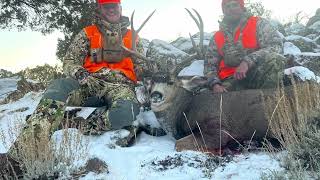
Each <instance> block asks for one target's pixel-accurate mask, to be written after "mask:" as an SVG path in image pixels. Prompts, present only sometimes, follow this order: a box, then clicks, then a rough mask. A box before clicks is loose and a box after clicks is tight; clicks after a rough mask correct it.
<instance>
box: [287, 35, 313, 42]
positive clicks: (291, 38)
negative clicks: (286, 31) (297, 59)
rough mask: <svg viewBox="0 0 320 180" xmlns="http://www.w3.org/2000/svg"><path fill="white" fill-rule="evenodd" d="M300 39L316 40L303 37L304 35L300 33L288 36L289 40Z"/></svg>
mask: <svg viewBox="0 0 320 180" xmlns="http://www.w3.org/2000/svg"><path fill="white" fill-rule="evenodd" d="M299 39H303V40H304V41H306V42H314V41H313V40H312V39H309V38H306V37H303V36H299V35H290V36H287V37H286V40H287V41H294V40H299Z"/></svg>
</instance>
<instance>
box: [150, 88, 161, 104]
mask: <svg viewBox="0 0 320 180" xmlns="http://www.w3.org/2000/svg"><path fill="white" fill-rule="evenodd" d="M162 101H164V98H163V94H162V93H160V92H158V91H154V92H152V93H151V102H152V103H159V102H162Z"/></svg>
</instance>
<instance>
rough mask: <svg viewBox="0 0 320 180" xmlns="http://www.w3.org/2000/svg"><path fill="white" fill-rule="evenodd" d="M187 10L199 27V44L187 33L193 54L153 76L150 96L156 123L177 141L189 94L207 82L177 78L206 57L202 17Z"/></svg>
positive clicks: (193, 78)
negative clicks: (180, 120)
mask: <svg viewBox="0 0 320 180" xmlns="http://www.w3.org/2000/svg"><path fill="white" fill-rule="evenodd" d="M186 11H187V13H188V14H189V15H190V16H191V17H192V19H193V20H194V21H195V23H196V24H197V26H198V28H199V31H200V42H199V44H198V45H196V42H195V40H194V39H193V37H192V36H191V34H189V35H190V39H191V42H192V45H193V48H194V50H195V53H194V54H190V55H189V56H188V57H187V58H186V59H185V60H184V61H182V62H181V63H179V64H175V66H174V67H170V70H169V71H167V72H159V73H157V74H155V75H154V76H153V82H154V84H153V86H152V89H151V93H150V97H151V109H152V110H153V111H154V112H155V114H156V116H157V118H158V121H159V123H160V124H161V125H162V127H163V128H164V130H165V131H166V132H167V133H168V134H171V135H173V136H174V137H176V138H178V137H179V135H178V134H179V132H177V129H176V128H175V127H176V123H177V120H179V119H181V116H182V112H183V111H184V110H185V109H186V108H187V106H188V104H189V102H190V101H191V98H190V97H191V96H192V91H194V89H195V88H196V87H199V86H204V85H205V84H206V83H207V81H206V79H205V78H204V77H187V76H178V74H179V72H180V71H181V70H182V69H184V68H185V67H187V66H189V65H190V64H191V63H192V62H193V61H194V60H195V59H204V56H205V49H204V47H203V41H204V31H203V21H202V18H201V16H200V14H199V13H198V12H197V11H196V10H195V9H193V11H194V12H195V14H196V16H197V18H196V17H195V16H194V15H193V14H192V13H191V11H190V10H188V9H186ZM163 69H166V68H163Z"/></svg>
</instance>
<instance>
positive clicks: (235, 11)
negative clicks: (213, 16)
mask: <svg viewBox="0 0 320 180" xmlns="http://www.w3.org/2000/svg"><path fill="white" fill-rule="evenodd" d="M243 12H244V9H243V8H242V7H241V6H240V4H239V3H238V2H237V1H229V2H227V3H226V4H225V5H224V6H223V14H224V15H225V17H227V18H228V19H230V20H239V19H240V18H241V15H242V14H243Z"/></svg>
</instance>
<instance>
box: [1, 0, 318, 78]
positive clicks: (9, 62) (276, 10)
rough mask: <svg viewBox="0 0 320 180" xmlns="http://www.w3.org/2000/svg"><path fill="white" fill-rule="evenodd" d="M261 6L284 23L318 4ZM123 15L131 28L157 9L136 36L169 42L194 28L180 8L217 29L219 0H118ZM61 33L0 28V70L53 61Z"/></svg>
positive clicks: (281, 0)
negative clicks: (190, 10)
mask: <svg viewBox="0 0 320 180" xmlns="http://www.w3.org/2000/svg"><path fill="white" fill-rule="evenodd" d="M262 3H263V5H264V6H265V7H266V8H267V9H270V10H271V11H272V15H273V18H275V19H278V20H280V21H282V22H288V21H289V19H290V18H292V17H293V15H294V14H296V13H297V12H299V11H302V12H303V14H304V15H307V16H312V15H314V13H315V11H316V9H317V8H319V7H320V1H319V0H303V1H292V0H264V1H262ZM122 6H123V14H124V15H126V16H130V15H131V13H132V11H133V10H135V11H136V13H135V19H136V21H135V23H134V24H135V27H138V26H139V25H140V24H141V21H142V20H144V19H145V18H146V17H147V16H148V14H149V13H151V12H152V11H153V10H154V9H157V12H156V13H155V15H154V16H153V17H152V18H151V19H150V21H149V22H148V23H147V24H146V26H145V28H144V29H143V30H142V31H141V32H140V36H141V37H144V38H147V39H149V40H152V39H162V40H166V41H172V40H174V39H176V38H177V37H178V36H188V33H189V32H191V33H192V34H194V33H196V32H197V31H198V29H197V26H196V25H195V24H194V22H193V21H192V19H191V18H190V17H189V16H188V15H187V13H186V11H185V10H184V8H195V9H196V10H198V11H199V13H200V14H201V16H202V18H203V20H204V26H205V31H206V32H212V31H215V30H217V29H218V23H217V21H218V19H219V16H220V15H221V14H222V11H221V0H122ZM58 37H63V36H62V34H61V33H59V32H55V33H53V34H50V35H47V36H42V35H41V34H40V33H38V32H31V31H26V32H15V31H10V32H9V31H3V30H2V31H0V40H1V41H0V42H1V43H0V54H1V60H0V69H7V70H10V71H13V72H17V71H19V70H21V69H24V68H26V67H35V66H36V65H41V64H44V63H49V64H56V63H57V60H56V56H55V51H56V44H57V38H58Z"/></svg>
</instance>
